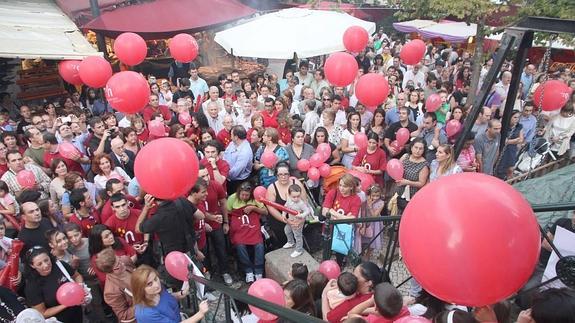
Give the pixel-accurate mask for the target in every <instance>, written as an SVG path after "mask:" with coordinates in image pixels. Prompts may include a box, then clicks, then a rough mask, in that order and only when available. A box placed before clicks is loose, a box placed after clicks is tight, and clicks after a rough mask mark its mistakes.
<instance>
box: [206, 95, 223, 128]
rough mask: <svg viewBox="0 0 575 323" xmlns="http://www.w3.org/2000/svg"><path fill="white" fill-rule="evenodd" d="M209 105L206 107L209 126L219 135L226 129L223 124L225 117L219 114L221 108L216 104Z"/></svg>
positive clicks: (209, 103) (210, 103)
mask: <svg viewBox="0 0 575 323" xmlns="http://www.w3.org/2000/svg"><path fill="white" fill-rule="evenodd" d="M207 103H208V105H207V107H206V110H207V113H206V118H208V125H209V126H210V128H212V129H213V130H214V132H215V133H218V132H220V130H222V129H223V128H224V126H223V124H222V121H223V117H222V115H221V114H220V113H219V111H220V108H219V107H218V104H217V103H216V102H213V101H208V102H207Z"/></svg>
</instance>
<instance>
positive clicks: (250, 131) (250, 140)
mask: <svg viewBox="0 0 575 323" xmlns="http://www.w3.org/2000/svg"><path fill="white" fill-rule="evenodd" d="M254 131H256V128H250V129H248V134H247V138H246V139H247V140H248V142H249V143H251V142H252V132H254Z"/></svg>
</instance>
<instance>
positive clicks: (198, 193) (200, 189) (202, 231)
mask: <svg viewBox="0 0 575 323" xmlns="http://www.w3.org/2000/svg"><path fill="white" fill-rule="evenodd" d="M207 197H208V183H206V181H204V180H203V179H201V178H199V179H198V180H197V181H196V184H194V187H192V189H191V190H190V194H189V195H188V201H190V202H192V204H193V205H194V206H195V207H196V208H197V209H198V210H200V211H202V213H203V214H204V215H205V214H206V198H207ZM206 231H212V227H211V226H210V225H209V224H206V221H205V220H204V219H201V220H196V221H194V232H195V233H196V239H197V240H196V243H197V245H198V248H197V250H196V258H197V259H198V260H199V261H201V262H202V263H203V261H204V260H205V259H206V255H208V250H207V249H208V248H207V242H206V240H207V239H206ZM208 256H209V255H208Z"/></svg>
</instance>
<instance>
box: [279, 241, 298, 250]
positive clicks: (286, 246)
mask: <svg viewBox="0 0 575 323" xmlns="http://www.w3.org/2000/svg"><path fill="white" fill-rule="evenodd" d="M294 245H295V243H290V242H288V243H286V244H284V246H283V247H282V248H284V249H289V248H293V246H294Z"/></svg>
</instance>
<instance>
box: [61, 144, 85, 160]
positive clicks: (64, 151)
mask: <svg viewBox="0 0 575 323" xmlns="http://www.w3.org/2000/svg"><path fill="white" fill-rule="evenodd" d="M58 152H59V153H60V155H62V157H64V158H68V159H72V160H73V159H74V158H76V157H77V156H81V154H80V152H79V151H78V149H77V148H76V147H75V146H74V145H73V144H72V143H69V142H67V141H64V142H63V143H61V144H59V145H58Z"/></svg>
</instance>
